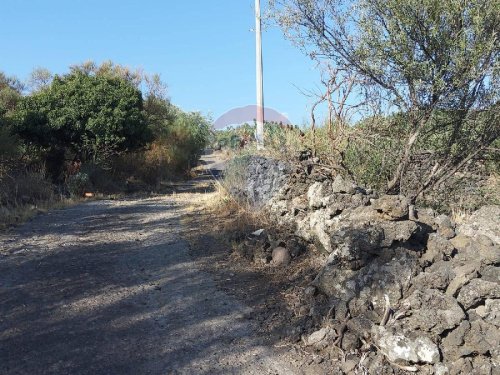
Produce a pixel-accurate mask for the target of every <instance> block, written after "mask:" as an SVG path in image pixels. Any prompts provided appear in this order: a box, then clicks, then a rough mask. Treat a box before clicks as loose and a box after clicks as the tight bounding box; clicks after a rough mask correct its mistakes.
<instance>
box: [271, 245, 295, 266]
mask: <svg viewBox="0 0 500 375" xmlns="http://www.w3.org/2000/svg"><path fill="white" fill-rule="evenodd" d="M272 257H273V264H274V265H276V266H286V265H288V264H289V263H290V261H291V260H292V257H291V256H290V253H289V252H288V250H287V249H286V248H284V247H277V248H275V249H274V250H273V255H272Z"/></svg>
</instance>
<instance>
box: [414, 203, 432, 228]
mask: <svg viewBox="0 0 500 375" xmlns="http://www.w3.org/2000/svg"><path fill="white" fill-rule="evenodd" d="M416 214H417V221H419V222H420V223H424V224H426V225H428V226H429V227H430V228H432V229H434V230H436V229H437V224H436V221H435V219H436V213H435V212H434V210H433V209H432V208H419V209H418V210H417V212H416Z"/></svg>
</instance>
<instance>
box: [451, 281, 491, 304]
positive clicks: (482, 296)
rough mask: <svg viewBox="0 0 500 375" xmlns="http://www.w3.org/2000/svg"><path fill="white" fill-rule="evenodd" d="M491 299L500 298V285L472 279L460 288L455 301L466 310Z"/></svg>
mask: <svg viewBox="0 0 500 375" xmlns="http://www.w3.org/2000/svg"><path fill="white" fill-rule="evenodd" d="M491 298H500V285H499V284H497V283H494V282H491V281H485V280H482V279H473V280H471V281H470V282H469V283H468V284H467V285H465V286H464V287H462V289H461V290H460V292H459V293H458V297H457V301H458V302H460V304H461V305H462V306H463V307H464V309H466V310H468V309H470V308H471V307H473V306H475V305H476V304H478V303H480V302H482V301H484V300H486V299H491Z"/></svg>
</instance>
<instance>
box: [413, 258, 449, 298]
mask: <svg viewBox="0 0 500 375" xmlns="http://www.w3.org/2000/svg"><path fill="white" fill-rule="evenodd" d="M454 280H455V272H454V271H453V269H452V267H451V264H450V262H445V261H440V262H437V263H434V264H433V265H432V266H430V267H429V268H427V269H426V271H425V272H421V273H420V274H418V276H417V277H415V278H414V279H413V282H412V284H413V286H414V289H423V288H424V289H427V288H430V289H439V290H441V291H445V290H446V289H447V287H448V285H449V284H450V282H453V281H454Z"/></svg>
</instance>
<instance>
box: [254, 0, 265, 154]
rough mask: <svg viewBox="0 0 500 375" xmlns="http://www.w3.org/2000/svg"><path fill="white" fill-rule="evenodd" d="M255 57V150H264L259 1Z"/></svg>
mask: <svg viewBox="0 0 500 375" xmlns="http://www.w3.org/2000/svg"><path fill="white" fill-rule="evenodd" d="M255 42H256V43H255V57H256V78H257V117H256V119H257V131H256V134H255V138H256V139H257V148H258V149H263V148H264V83H263V78H262V75H263V68H262V31H261V19H260V0H255Z"/></svg>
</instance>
